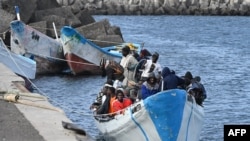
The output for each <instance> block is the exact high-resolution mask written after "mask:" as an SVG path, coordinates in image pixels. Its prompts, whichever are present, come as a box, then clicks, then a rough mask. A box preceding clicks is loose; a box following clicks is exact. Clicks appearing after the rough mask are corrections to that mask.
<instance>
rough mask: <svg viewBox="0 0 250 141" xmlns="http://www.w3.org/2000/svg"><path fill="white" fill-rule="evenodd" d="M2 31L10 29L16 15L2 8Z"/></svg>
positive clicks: (0, 14) (0, 31) (0, 15)
mask: <svg viewBox="0 0 250 141" xmlns="http://www.w3.org/2000/svg"><path fill="white" fill-rule="evenodd" d="M0 17H1V22H0V33H3V32H6V31H7V30H8V29H9V26H10V22H11V21H13V20H14V19H15V17H16V15H14V14H11V13H8V12H6V11H4V10H2V9H0Z"/></svg>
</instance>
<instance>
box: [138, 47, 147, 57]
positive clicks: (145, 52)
mask: <svg viewBox="0 0 250 141" xmlns="http://www.w3.org/2000/svg"><path fill="white" fill-rule="evenodd" d="M146 54H147V51H146V49H143V50H141V52H140V57H142V58H143V57H145V56H146Z"/></svg>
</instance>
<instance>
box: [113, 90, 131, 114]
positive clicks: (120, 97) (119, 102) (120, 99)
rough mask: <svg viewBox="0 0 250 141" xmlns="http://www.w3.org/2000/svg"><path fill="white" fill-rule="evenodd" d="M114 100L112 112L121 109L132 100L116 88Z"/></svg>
mask: <svg viewBox="0 0 250 141" xmlns="http://www.w3.org/2000/svg"><path fill="white" fill-rule="evenodd" d="M116 98H117V99H116V100H115V101H114V102H113V112H119V111H121V113H122V109H124V108H126V107H128V106H130V105H131V104H132V101H131V100H130V99H129V98H125V96H124V93H123V91H122V90H120V89H118V90H117V92H116Z"/></svg>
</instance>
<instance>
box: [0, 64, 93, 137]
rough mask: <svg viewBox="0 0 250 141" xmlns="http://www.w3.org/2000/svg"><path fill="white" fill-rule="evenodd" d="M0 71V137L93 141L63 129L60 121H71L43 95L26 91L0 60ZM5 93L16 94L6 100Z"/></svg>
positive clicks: (22, 84) (21, 79)
mask: <svg viewBox="0 0 250 141" xmlns="http://www.w3.org/2000/svg"><path fill="white" fill-rule="evenodd" d="M0 70H1V73H0V113H1V114H0V140H2V141H79V140H81V141H93V139H92V138H91V137H89V136H88V135H81V134H77V133H76V132H75V131H72V130H68V129H65V128H64V127H63V126H62V121H65V122H69V123H72V121H71V120H70V119H68V118H67V117H66V115H65V114H64V112H63V111H62V110H61V109H60V108H57V107H54V106H53V105H51V104H50V103H49V102H48V100H47V98H46V97H44V96H42V95H39V94H34V93H30V92H29V91H28V90H27V89H26V88H25V87H24V84H25V81H24V79H23V78H22V77H20V76H17V75H16V74H15V73H13V72H12V71H11V70H10V69H8V68H7V67H6V66H5V65H3V64H2V63H0ZM7 94H8V95H7ZM6 95H7V96H9V95H12V96H13V95H18V96H19V97H18V100H16V101H15V100H14V101H12V100H8V99H7V100H6ZM4 96H5V97H4Z"/></svg>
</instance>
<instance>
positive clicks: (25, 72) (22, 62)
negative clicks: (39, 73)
mask: <svg viewBox="0 0 250 141" xmlns="http://www.w3.org/2000/svg"><path fill="white" fill-rule="evenodd" d="M0 62H1V63H3V64H4V65H5V66H7V67H8V68H9V69H11V70H12V71H13V72H14V73H16V74H19V75H21V76H23V77H25V78H28V79H35V77H36V62H35V61H34V60H32V59H29V58H27V57H24V56H21V55H19V54H15V53H13V52H11V51H10V50H9V49H8V48H7V47H6V46H5V44H4V42H3V40H2V39H1V38H0Z"/></svg>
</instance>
